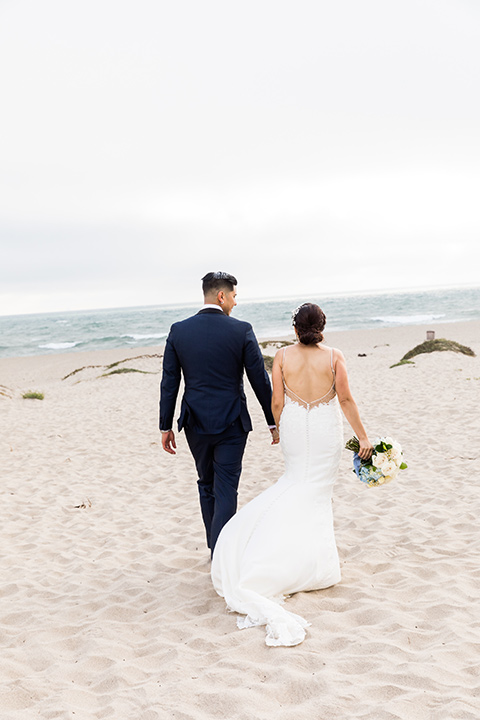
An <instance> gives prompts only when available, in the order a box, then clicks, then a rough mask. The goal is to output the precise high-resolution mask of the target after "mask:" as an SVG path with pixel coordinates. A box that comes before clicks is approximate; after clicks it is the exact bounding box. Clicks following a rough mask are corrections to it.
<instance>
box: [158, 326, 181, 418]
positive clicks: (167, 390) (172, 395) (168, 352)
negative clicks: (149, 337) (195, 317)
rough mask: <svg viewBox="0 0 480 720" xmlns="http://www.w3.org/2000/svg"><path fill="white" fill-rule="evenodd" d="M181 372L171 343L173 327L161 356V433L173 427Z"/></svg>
mask: <svg viewBox="0 0 480 720" xmlns="http://www.w3.org/2000/svg"><path fill="white" fill-rule="evenodd" d="M181 375H182V371H181V366H180V361H179V359H178V356H177V353H176V351H175V346H174V343H173V327H172V328H171V330H170V334H169V336H168V338H167V341H166V344H165V351H164V354H163V374H162V381H161V383H160V422H159V425H160V430H161V432H167V431H171V430H172V427H173V416H174V413H175V404H176V402H177V395H178V390H179V388H180V379H181Z"/></svg>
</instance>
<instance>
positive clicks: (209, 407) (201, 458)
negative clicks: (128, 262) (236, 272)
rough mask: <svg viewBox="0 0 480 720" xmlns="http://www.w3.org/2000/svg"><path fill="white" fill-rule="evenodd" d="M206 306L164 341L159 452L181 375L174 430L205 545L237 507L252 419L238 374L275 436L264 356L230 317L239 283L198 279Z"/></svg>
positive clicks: (167, 437) (170, 439)
mask: <svg viewBox="0 0 480 720" xmlns="http://www.w3.org/2000/svg"><path fill="white" fill-rule="evenodd" d="M202 283H203V295H204V301H205V304H204V306H203V308H202V309H201V310H200V312H198V313H197V314H196V315H194V316H193V317H190V318H188V319H187V320H183V321H182V322H178V323H175V324H174V325H172V327H171V329H170V334H169V336H168V338H167V341H166V345H165V352H164V356H163V377H162V382H161V385H160V431H161V433H162V446H163V449H164V450H165V451H166V452H168V453H170V454H172V455H174V454H175V448H176V444H175V435H174V433H173V430H172V425H173V415H174V412H175V402H176V398H177V394H178V390H179V387H180V378H181V373H183V378H184V382H185V391H184V395H183V398H182V404H181V410H180V417H179V420H178V430H179V431H180V430H181V429H182V428H185V435H186V438H187V443H188V446H189V448H190V451H191V453H192V455H193V458H194V460H195V464H196V467H197V473H198V491H199V495H200V507H201V510H202V517H203V522H204V524H205V530H206V533H207V544H208V547H209V548H210V550H211V552H212V554H213V548H214V547H215V543H216V541H217V538H218V535H219V533H220V530H221V529H222V527H223V526H224V525H225V523H226V522H227V521H228V520H229V519H230V518H231V517H232V515H234V514H235V512H236V509H237V487H238V481H239V479H240V472H241V470H242V457H243V452H244V450H245V444H246V442H247V435H248V433H249V432H250V430H252V422H251V420H250V415H249V414H248V410H247V401H246V398H245V393H244V390H243V371H244V370H245V371H246V373H247V377H248V379H249V381H250V384H251V386H252V388H253V390H254V392H255V395H256V396H257V398H258V401H259V403H260V405H261V406H262V409H263V412H264V415H265V419H266V421H267V424H268V426H269V428H270V431H271V433H272V438H273V440H272V444H276V443H278V433H277V430H276V428H275V420H274V419H273V415H272V411H271V406H270V405H271V399H272V389H271V385H270V380H269V377H268V375H267V372H266V371H265V367H264V363H263V358H262V354H261V352H260V348H259V346H258V343H257V340H256V338H255V335H254V333H253V330H252V326H251V325H250V324H249V323H247V322H241V321H239V320H236V319H233V318H231V317H230V313H231V312H232V310H233V308H234V307H235V305H236V304H237V303H236V300H235V297H236V294H237V292H236V285H237V280H236V279H235V278H234V277H233V275H229V274H228V273H224V272H210V273H207V274H206V275H205V277H204V278H202Z"/></svg>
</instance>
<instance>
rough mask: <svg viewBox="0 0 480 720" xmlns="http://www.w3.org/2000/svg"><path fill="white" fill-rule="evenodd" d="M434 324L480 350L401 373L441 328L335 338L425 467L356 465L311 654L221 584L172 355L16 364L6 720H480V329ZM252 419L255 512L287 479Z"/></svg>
mask: <svg viewBox="0 0 480 720" xmlns="http://www.w3.org/2000/svg"><path fill="white" fill-rule="evenodd" d="M428 329H435V330H436V331H437V337H448V338H450V339H452V340H457V341H459V342H461V343H464V344H466V345H469V346H470V347H472V348H473V349H474V350H475V352H476V353H477V356H476V357H474V358H471V357H467V356H464V355H459V354H454V353H450V352H446V353H434V354H432V355H421V356H418V357H417V358H416V359H415V363H414V365H405V366H402V367H396V368H392V369H391V368H390V365H392V364H394V363H395V362H397V361H398V360H399V359H400V358H401V357H402V356H403V354H404V353H405V352H406V351H407V350H409V349H411V348H412V347H413V346H414V345H416V344H417V343H419V342H422V341H423V340H424V339H425V330H426V328H424V327H418V326H417V327H408V328H395V329H384V330H381V331H369V332H365V331H361V332H360V331H359V332H349V333H331V334H330V335H328V334H327V338H326V341H327V343H330V344H333V345H335V346H336V347H339V348H340V349H342V350H343V352H344V353H345V355H346V358H347V363H348V367H349V373H350V381H351V386H352V389H353V392H354V395H355V397H356V399H357V402H358V404H359V405H360V407H361V411H362V415H363V418H364V421H365V424H366V426H367V428H368V430H369V432H370V433H371V435H372V436H374V435H375V434H377V433H387V432H388V433H389V434H391V435H392V436H394V437H396V438H397V439H398V440H399V441H400V442H401V443H402V445H403V448H404V452H405V455H406V458H407V461H408V463H409V469H408V471H406V472H405V473H402V474H401V476H400V477H399V478H398V479H397V480H396V481H395V482H393V483H391V484H390V485H388V486H386V487H383V488H372V489H370V488H367V487H365V486H364V485H362V484H361V483H360V482H359V481H358V480H357V479H356V478H355V476H354V475H353V473H352V472H351V469H350V468H351V466H350V463H351V454H350V453H349V452H348V451H345V453H344V457H343V460H342V466H341V472H340V476H339V479H338V482H337V486H336V491H335V495H334V513H335V528H336V536H337V543H338V548H339V553H340V557H341V562H342V573H343V578H342V582H341V583H340V584H339V585H337V586H335V587H333V588H330V589H328V590H324V591H319V592H311V593H300V594H298V595H296V596H294V597H292V598H290V599H289V600H288V601H287V602H288V607H289V609H291V610H292V611H293V612H298V613H299V614H300V615H302V616H303V617H305V618H307V619H308V620H309V621H310V622H311V627H310V628H309V629H308V634H307V638H306V640H305V642H304V643H303V644H301V645H299V646H297V647H294V648H268V647H266V646H265V644H264V630H263V628H252V629H249V630H244V631H239V630H237V628H236V623H235V617H234V616H233V615H232V614H229V613H228V612H226V610H225V606H224V602H223V600H222V599H221V598H219V597H218V596H217V595H216V593H215V592H214V590H213V588H212V585H211V582H210V576H209V571H210V565H209V561H208V552H207V549H206V547H205V542H204V536H203V527H202V523H201V519H200V513H199V509H198V501H197V495H196V487H195V472H194V467H193V461H192V459H191V457H190V454H189V452H188V449H187V448H186V445H185V440H184V437H183V434H180V435H179V436H178V438H177V439H178V454H177V456H175V457H174V458H172V457H170V456H168V455H167V454H166V453H164V452H163V451H162V450H161V445H160V437H159V433H158V430H157V427H158V425H157V415H158V385H159V380H160V374H159V373H160V369H161V358H160V355H161V352H162V350H161V348H145V349H144V350H141V351H139V350H136V351H135V352H133V351H132V352H130V353H129V352H128V351H125V350H115V351H108V352H107V351H105V352H97V353H72V354H62V355H50V356H42V357H29V358H19V359H4V360H0V391H1V392H0V431H1V432H0V457H1V467H2V473H1V477H2V489H3V492H2V503H1V507H0V524H1V528H2V546H1V553H0V578H1V580H0V638H1V644H2V653H1V656H0V709H1V712H0V717H1V720H34V719H35V718H41V719H42V720H43V719H45V720H47V719H52V720H67V718H68V720H71V718H75V717H76V718H81V720H100V719H103V718H105V719H111V720H164V719H165V720H167V719H170V718H174V719H175V720H203V719H204V718H205V719H207V718H222V719H223V718H232V719H234V720H252V719H253V720H267V719H268V720H271V719H272V718H275V719H276V720H292V718H293V719H303V718H305V719H306V718H308V719H309V720H310V719H311V718H313V719H315V720H337V719H338V720H345V719H346V718H348V719H351V718H352V719H359V720H367V719H368V720H396V719H399V720H425V719H426V718H427V719H429V720H430V719H432V720H437V719H438V720H478V718H479V717H480V698H479V686H480V620H479V616H478V598H479V594H480V593H479V591H480V571H479V559H480V534H479V530H478V518H479V517H480V483H479V474H478V464H479V448H480V443H479V440H478V438H479V435H480V415H479V411H478V407H479V400H480V332H479V331H480V323H477V322H472V323H462V324H451V325H444V326H441V325H437V326H433V327H429V328H428ZM359 354H365V357H359ZM139 355H140V356H144V357H134V358H133V359H130V360H129V361H128V362H122V363H121V364H120V365H118V366H116V368H117V369H119V368H123V369H125V368H133V369H135V370H140V371H142V372H127V373H121V374H114V375H107V376H104V374H105V373H106V372H109V370H108V369H107V366H108V365H109V364H111V363H113V362H117V361H123V360H125V359H126V358H132V356H139ZM89 365H90V366H95V367H87V366H89ZM80 368H84V369H81V370H79V372H76V373H75V374H73V375H70V373H72V372H73V371H74V370H77V369H80ZM112 369H114V368H110V371H111V370H112ZM67 375H70V376H69V377H66V376H67ZM65 377H66V379H62V378H65ZM29 390H36V391H41V392H43V393H44V396H45V397H44V400H25V399H23V398H22V395H23V393H24V392H26V391H29ZM249 407H250V410H251V414H252V416H253V420H254V425H255V431H254V433H252V434H251V436H250V439H249V442H248V445H247V450H246V454H245V462H244V471H243V476H242V481H241V487H240V504H243V503H245V502H247V501H248V500H249V499H250V498H251V497H253V496H254V495H255V494H256V493H258V492H260V491H261V490H263V489H264V488H265V487H267V486H268V485H270V484H271V483H273V482H275V480H276V479H277V477H278V476H279V475H280V474H281V471H282V458H281V451H280V450H279V448H278V447H272V446H271V445H270V444H269V433H268V430H267V429H266V427H265V426H264V422H263V419H262V414H261V411H260V408H259V406H258V404H257V403H256V401H255V399H254V397H253V396H252V393H251V392H250V391H249ZM349 432H350V431H349V430H348V428H347V427H346V430H345V437H346V438H347V437H350V434H349Z"/></svg>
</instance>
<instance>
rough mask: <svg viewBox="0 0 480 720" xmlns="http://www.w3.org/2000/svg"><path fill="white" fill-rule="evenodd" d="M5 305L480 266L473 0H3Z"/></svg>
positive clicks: (392, 280) (332, 288) (458, 276)
mask: <svg viewBox="0 0 480 720" xmlns="http://www.w3.org/2000/svg"><path fill="white" fill-rule="evenodd" d="M0 66H1V67H2V73H1V77H0V98H1V100H0V102H1V112H0V238H1V260H0V314H11V313H19V312H36V311H50V310H69V309H82V308H95V307H116V306H128V305H146V304H159V303H167V302H179V301H182V300H185V301H193V300H196V299H200V297H201V295H200V283H199V281H200V278H201V277H202V275H203V274H204V273H205V272H207V271H209V270H226V271H228V272H231V273H233V274H234V275H236V276H237V278H238V281H239V286H238V290H239V295H240V298H242V297H243V298H252V297H264V296H281V295H293V294H297V295H298V294H300V295H301V294H304V295H305V298H306V299H308V295H309V294H315V296H317V297H318V296H319V295H321V293H323V292H325V293H331V292H348V291H351V290H352V291H358V290H372V289H375V288H402V287H412V286H416V287H418V286H420V287H430V286H438V285H450V284H467V283H474V284H480V272H479V270H478V268H479V267H480V212H479V204H480V203H479V198H480V93H479V77H480V73H479V71H480V3H479V2H478V0H428V1H427V0H401V1H400V0H399V1H394V0H362V2H359V0H336V1H335V2H332V0H328V2H327V1H325V0H295V1H293V0H288V1H286V0H242V2H240V1H239V0H238V1H236V2H233V1H230V0H201V1H200V0H169V1H168V2H167V1H166V0H135V1H133V0H131V1H129V2H127V1H125V0H42V2H38V0H0Z"/></svg>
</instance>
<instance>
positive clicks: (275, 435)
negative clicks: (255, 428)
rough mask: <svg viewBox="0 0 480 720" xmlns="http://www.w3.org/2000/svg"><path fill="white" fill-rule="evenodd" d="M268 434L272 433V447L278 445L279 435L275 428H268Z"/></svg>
mask: <svg viewBox="0 0 480 720" xmlns="http://www.w3.org/2000/svg"><path fill="white" fill-rule="evenodd" d="M270 432H271V433H272V445H278V443H279V442H280V435H279V433H278V430H277V428H270Z"/></svg>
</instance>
